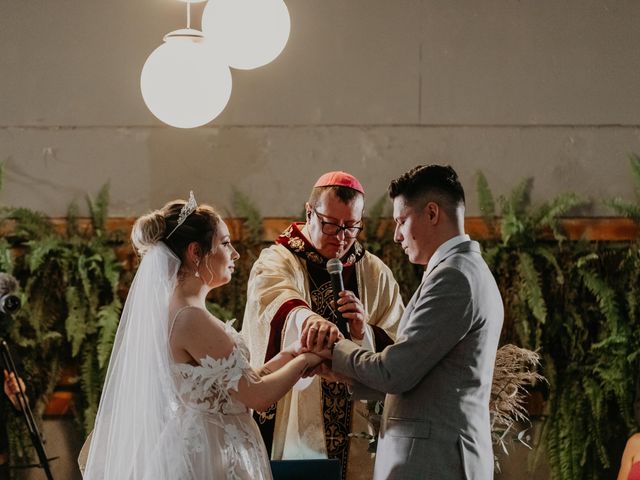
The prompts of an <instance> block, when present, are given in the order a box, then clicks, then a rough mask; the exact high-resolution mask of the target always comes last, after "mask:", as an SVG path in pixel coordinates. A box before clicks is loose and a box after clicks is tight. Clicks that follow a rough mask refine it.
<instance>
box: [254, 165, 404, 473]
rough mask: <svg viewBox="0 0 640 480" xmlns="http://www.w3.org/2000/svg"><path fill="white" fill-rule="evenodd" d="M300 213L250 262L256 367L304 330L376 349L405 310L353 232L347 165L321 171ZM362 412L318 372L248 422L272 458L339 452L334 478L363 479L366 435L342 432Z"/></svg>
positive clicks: (355, 195) (358, 428) (356, 200)
mask: <svg viewBox="0 0 640 480" xmlns="http://www.w3.org/2000/svg"><path fill="white" fill-rule="evenodd" d="M305 211H306V222H301V223H292V224H291V225H290V226H289V227H288V228H287V229H286V230H285V231H284V232H283V233H282V234H281V235H280V236H279V237H278V238H277V239H276V241H275V244H274V245H272V246H270V247H268V248H266V249H264V250H263V251H262V252H261V254H260V256H259V258H258V260H257V261H256V262H255V264H254V265H253V268H252V269H251V275H250V277H249V284H248V289H247V305H246V309H245V316H244V322H243V327H242V334H243V335H244V337H245V339H246V341H247V344H248V345H249V348H250V350H251V361H252V363H253V365H254V367H259V366H262V365H263V364H264V363H265V362H266V361H268V360H270V359H271V358H272V357H273V356H274V355H276V354H277V353H278V352H279V351H280V349H282V348H284V347H286V346H288V345H290V344H291V343H293V342H296V341H299V340H300V339H301V335H302V333H303V332H305V335H304V338H303V339H302V340H303V341H305V342H306V341H308V342H309V344H313V343H315V342H317V341H318V340H321V341H322V340H323V339H324V341H325V342H326V343H327V345H330V344H331V343H333V342H335V341H336V339H337V338H338V337H341V336H343V335H344V336H347V337H350V338H351V340H353V341H355V342H356V343H358V344H359V345H361V346H362V347H364V348H368V349H370V350H372V351H381V350H382V349H384V347H385V346H387V345H389V344H391V343H392V342H393V337H394V335H395V330H396V325H397V323H398V321H399V320H400V317H401V316H402V313H403V310H404V307H403V304H402V299H401V297H400V291H399V287H398V284H397V283H396V281H395V279H394V278H393V275H392V273H391V271H390V269H389V268H388V267H387V266H386V265H385V264H384V263H383V262H382V261H381V260H380V259H379V258H378V257H376V256H375V255H373V254H371V253H369V252H367V251H366V250H365V249H364V248H363V246H362V245H361V244H360V243H359V242H358V240H357V237H358V234H359V233H360V232H361V231H362V229H363V218H362V216H363V212H364V189H363V187H362V185H361V183H360V182H359V181H358V180H357V179H356V178H355V177H354V176H353V175H350V174H348V173H345V172H340V171H337V172H329V173H326V174H324V175H322V176H321V177H320V178H319V179H318V181H317V182H316V183H315V185H314V186H313V189H312V191H311V195H310V197H309V200H308V201H307V202H306V204H305ZM336 258H337V259H339V260H340V261H341V263H342V267H343V269H342V276H343V282H344V291H342V292H341V293H340V298H339V300H338V302H334V291H333V287H332V282H331V278H330V274H329V273H328V271H327V261H329V260H330V259H336ZM334 262H335V260H334ZM340 316H341V317H342V321H343V322H345V323H346V324H347V325H348V327H347V328H346V331H344V332H340V331H339V329H338V327H337V326H336V321H340V320H339V317H340ZM343 330H345V329H344V328H343ZM311 337H313V338H311ZM358 410H359V411H360V412H359V413H358ZM364 410H366V405H365V404H363V403H361V402H356V403H355V404H354V402H353V401H352V400H351V397H350V394H349V391H348V388H347V387H346V386H345V385H344V384H342V383H338V382H331V381H328V380H325V379H323V378H320V377H317V376H316V377H312V378H308V379H303V380H300V382H298V384H297V385H296V386H295V387H294V389H293V390H292V391H291V392H289V393H288V394H287V395H286V396H285V397H284V398H283V399H282V400H280V401H279V402H278V403H277V404H274V405H272V406H271V408H269V409H268V410H267V411H265V412H256V420H257V421H258V425H259V427H260V430H261V432H262V435H263V438H264V440H265V443H266V445H267V449H268V450H270V453H271V458H272V459H274V460H280V459H285V460H287V459H318V458H337V459H339V460H340V463H341V468H342V478H347V479H356V478H370V477H371V473H370V472H371V470H370V468H371V465H372V462H371V461H370V455H369V454H368V453H367V447H368V445H367V442H366V440H363V439H359V438H351V437H350V436H349V434H350V433H359V432H363V431H366V430H367V424H366V421H365V419H364V416H363V413H365V412H364ZM356 465H357V466H356ZM367 471H368V473H367Z"/></svg>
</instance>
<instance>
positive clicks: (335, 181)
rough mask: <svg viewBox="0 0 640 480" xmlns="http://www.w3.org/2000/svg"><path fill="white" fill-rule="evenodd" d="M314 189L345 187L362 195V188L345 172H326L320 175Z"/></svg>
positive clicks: (356, 180)
mask: <svg viewBox="0 0 640 480" xmlns="http://www.w3.org/2000/svg"><path fill="white" fill-rule="evenodd" d="M316 187H347V188H352V189H354V190H355V191H357V192H360V193H361V194H363V195H364V188H362V184H361V183H360V182H359V181H358V179H357V178H356V177H354V176H353V175H351V174H349V173H347V172H340V171H337V172H328V173H325V174H324V175H322V176H321V177H320V178H319V179H318V181H317V182H316V184H315V185H314V186H313V188H316Z"/></svg>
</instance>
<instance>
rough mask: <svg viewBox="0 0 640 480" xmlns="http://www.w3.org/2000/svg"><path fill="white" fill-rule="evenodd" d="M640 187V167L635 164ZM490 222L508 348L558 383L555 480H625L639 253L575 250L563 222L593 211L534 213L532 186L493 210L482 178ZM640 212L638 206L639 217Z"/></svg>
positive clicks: (553, 415) (637, 339)
mask: <svg viewBox="0 0 640 480" xmlns="http://www.w3.org/2000/svg"><path fill="white" fill-rule="evenodd" d="M632 167H633V168H635V170H636V173H634V175H636V178H637V179H638V178H640V177H638V175H637V174H638V173H640V170H639V169H638V167H640V163H638V162H637V157H636V160H635V161H633V162H632ZM478 182H479V186H478V192H479V195H480V196H481V197H482V198H481V199H480V203H481V205H484V207H483V214H484V215H485V221H487V222H489V223H493V225H491V226H492V228H494V230H495V231H496V232H499V238H500V241H493V240H489V241H486V242H485V245H484V255H485V259H486V260H487V263H488V264H489V265H490V267H491V269H492V271H493V273H494V275H495V277H496V280H497V282H498V285H499V287H500V289H501V292H502V295H503V299H504V304H505V324H504V328H503V333H502V341H503V342H514V343H517V344H519V345H522V346H525V347H527V348H530V349H539V350H540V352H541V354H542V355H543V359H544V360H543V366H544V375H545V376H546V378H547V379H548V380H549V383H550V385H549V390H548V392H547V395H548V399H547V409H548V419H547V422H546V424H545V427H544V434H543V445H542V446H541V447H539V448H544V449H545V450H546V453H547V456H548V459H549V462H550V465H551V468H552V478H553V479H554V480H574V479H587V478H588V479H605V478H615V473H616V472H615V470H616V468H617V464H618V461H619V458H620V456H621V453H622V448H623V447H624V440H625V439H626V438H627V436H628V435H629V433H631V432H632V431H634V430H635V429H636V428H637V426H636V425H635V424H634V421H633V419H632V415H631V412H632V402H633V392H634V379H635V377H636V375H637V359H638V355H640V325H639V323H638V318H640V315H638V304H639V303H640V302H639V300H638V293H640V292H638V289H639V288H640V287H638V285H639V284H640V282H639V280H640V278H638V277H639V272H640V260H639V258H640V253H639V249H638V245H634V246H633V247H632V248H629V245H628V244H613V243H609V244H598V243H595V242H575V241H574V242H568V241H567V240H566V237H565V236H564V234H563V232H562V231H561V228H560V222H559V219H560V217H561V216H562V215H564V214H566V213H567V212H569V211H570V210H571V209H573V208H574V207H576V206H579V205H580V204H581V203H583V202H582V201H581V200H580V198H578V197H577V196H576V195H573V194H565V195H560V196H559V197H557V198H556V199H554V200H552V201H550V202H547V203H545V204H543V205H540V206H538V207H532V205H531V202H530V198H531V189H532V183H531V181H530V180H524V181H522V182H521V183H520V184H518V185H517V186H516V188H515V189H514V190H513V191H512V192H511V193H510V194H509V195H508V196H503V197H499V199H498V202H497V203H498V204H499V205H500V208H501V217H499V218H498V217H495V212H493V211H492V209H491V199H492V198H493V195H492V194H491V192H490V190H489V187H488V183H487V182H486V179H484V177H482V175H481V174H480V175H479V177H478ZM633 208H637V206H635V205H634V206H629V208H628V209H627V210H626V211H633Z"/></svg>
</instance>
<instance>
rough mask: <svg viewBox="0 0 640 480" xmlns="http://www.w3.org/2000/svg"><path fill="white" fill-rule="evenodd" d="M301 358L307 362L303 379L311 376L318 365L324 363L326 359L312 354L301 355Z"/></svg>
mask: <svg viewBox="0 0 640 480" xmlns="http://www.w3.org/2000/svg"><path fill="white" fill-rule="evenodd" d="M300 356H301V357H302V358H304V360H305V367H304V370H303V372H302V375H301V376H302V377H303V378H304V377H308V376H311V372H313V371H314V370H315V369H316V367H317V366H318V365H320V364H321V363H322V362H324V358H322V357H321V356H320V355H317V354H315V353H312V352H304V353H301V354H300Z"/></svg>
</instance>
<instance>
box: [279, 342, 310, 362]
mask: <svg viewBox="0 0 640 480" xmlns="http://www.w3.org/2000/svg"><path fill="white" fill-rule="evenodd" d="M307 351H308V350H307V349H306V348H304V347H303V346H302V343H300V340H296V341H295V342H293V343H291V344H289V345H287V346H286V347H285V348H283V349H282V350H281V351H280V353H284V354H289V355H291V356H292V357H294V358H295V357H297V356H298V355H300V354H301V353H304V352H307Z"/></svg>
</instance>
